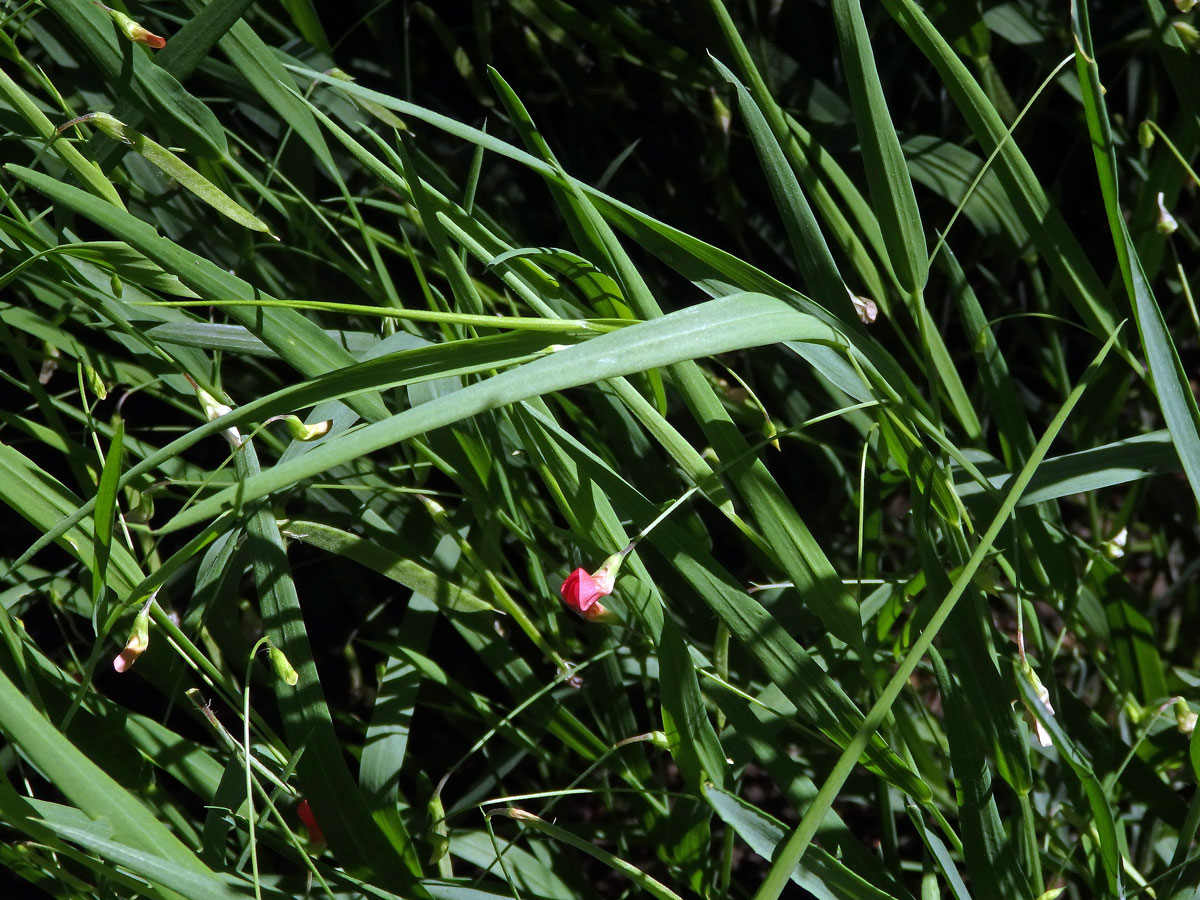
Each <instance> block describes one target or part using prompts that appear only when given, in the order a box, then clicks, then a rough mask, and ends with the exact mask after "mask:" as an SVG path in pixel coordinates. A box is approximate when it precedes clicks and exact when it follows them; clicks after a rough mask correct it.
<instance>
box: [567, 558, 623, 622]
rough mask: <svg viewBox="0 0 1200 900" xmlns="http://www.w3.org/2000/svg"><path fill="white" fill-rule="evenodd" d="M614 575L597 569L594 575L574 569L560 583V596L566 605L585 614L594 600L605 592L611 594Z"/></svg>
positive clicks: (593, 603)
mask: <svg viewBox="0 0 1200 900" xmlns="http://www.w3.org/2000/svg"><path fill="white" fill-rule="evenodd" d="M615 580H616V579H615V578H614V576H613V575H612V574H611V573H609V572H605V570H604V569H603V568H601V569H599V570H598V571H597V572H596V574H595V575H589V574H588V573H587V572H585V571H584V570H583V569H576V570H575V571H574V572H572V573H571V574H570V575H568V576H567V580H566V581H564V582H563V583H562V588H561V590H562V596H563V600H564V601H566V604H567V606H569V607H571V609H573V610H575V611H576V612H579V613H583V614H584V615H585V616H586V615H587V613H588V610H589V609H591V608H592V607H593V606H594V605H595V604H596V601H597V600H599V599H600V598H601V597H603V596H604V595H605V594H611V593H612V589H613V582H614V581H615Z"/></svg>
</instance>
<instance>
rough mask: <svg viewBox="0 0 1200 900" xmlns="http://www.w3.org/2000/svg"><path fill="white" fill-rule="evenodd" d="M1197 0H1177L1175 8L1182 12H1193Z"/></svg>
mask: <svg viewBox="0 0 1200 900" xmlns="http://www.w3.org/2000/svg"><path fill="white" fill-rule="evenodd" d="M1195 5H1196V0H1175V8H1176V9H1177V10H1179V11H1180V12H1182V13H1185V12H1191V11H1192V7H1194V6H1195Z"/></svg>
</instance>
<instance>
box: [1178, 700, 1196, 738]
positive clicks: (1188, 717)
mask: <svg viewBox="0 0 1200 900" xmlns="http://www.w3.org/2000/svg"><path fill="white" fill-rule="evenodd" d="M1196 718H1197V717H1196V714H1195V713H1194V712H1192V709H1191V707H1190V706H1188V704H1187V701H1186V700H1184V699H1183V698H1182V697H1176V698H1175V727H1176V728H1178V729H1179V731H1180V733H1181V734H1191V733H1192V732H1193V731H1195V730H1196Z"/></svg>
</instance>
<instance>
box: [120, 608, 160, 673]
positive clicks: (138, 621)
mask: <svg viewBox="0 0 1200 900" xmlns="http://www.w3.org/2000/svg"><path fill="white" fill-rule="evenodd" d="M153 602H154V600H153V598H151V599H150V600H147V601H146V605H145V606H143V607H142V611H141V612H139V613H138V614H137V618H135V619H134V620H133V628H132V629H130V631H129V640H127V641H126V642H125V649H124V650H122V651H121V652H120V653H119V654H117V655H116V656H115V657H113V668H114V669H116V670H117V671H118V672H127V671H129V668H130V667H131V666H132V665H133V664H134V663H135V662H136V661H137V658H138V657H139V656H141V655H142V654H143V653H144V652H145V650H146V648H147V647H149V646H150V604H151V603H153Z"/></svg>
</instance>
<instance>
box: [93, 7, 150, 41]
mask: <svg viewBox="0 0 1200 900" xmlns="http://www.w3.org/2000/svg"><path fill="white" fill-rule="evenodd" d="M96 5H97V6H99V7H100V8H101V9H102V10H104V11H105V12H106V13H108V14H109V16H110V17H111V18H112V20H113V21H114V22H116V23H117V27H118V28H120V29H121V31H122V33H123V34H124V35H125V37H127V38H129V40H131V41H134V42H135V43H138V44H145V45H146V46H147V47H152V48H153V49H155V50H161V49H162V48H163V47H165V46H167V39H166V38H162V37H159V36H158V35H157V34H154V33H152V32H151V31H149V30H148V29H146V28H143V27H142V26H141V25H139V24H138V23H137V22H135V21H133V19H131V18H129V16H127V15H125V13H123V12H121V11H120V10H117V9H111V8H109V7H107V6H105V5H104V4H103V3H97V4H96Z"/></svg>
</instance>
